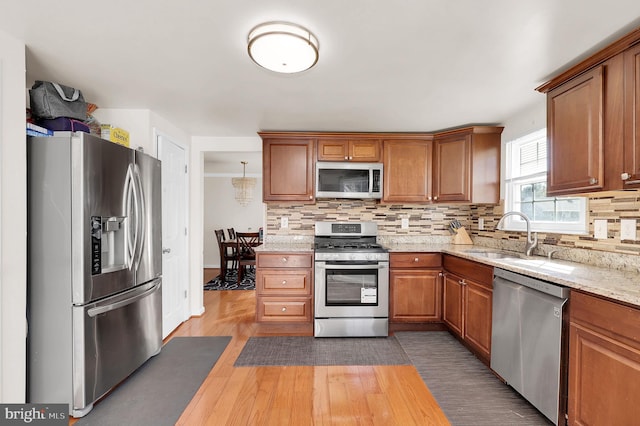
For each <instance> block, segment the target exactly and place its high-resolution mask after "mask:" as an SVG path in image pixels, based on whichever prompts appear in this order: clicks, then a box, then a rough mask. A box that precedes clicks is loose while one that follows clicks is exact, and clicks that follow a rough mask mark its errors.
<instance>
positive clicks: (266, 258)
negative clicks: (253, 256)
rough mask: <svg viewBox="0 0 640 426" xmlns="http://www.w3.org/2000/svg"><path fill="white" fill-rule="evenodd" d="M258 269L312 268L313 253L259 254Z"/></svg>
mask: <svg viewBox="0 0 640 426" xmlns="http://www.w3.org/2000/svg"><path fill="white" fill-rule="evenodd" d="M256 263H257V266H258V268H311V266H312V265H313V254H312V253H285V252H282V253H258V254H257V262H256Z"/></svg>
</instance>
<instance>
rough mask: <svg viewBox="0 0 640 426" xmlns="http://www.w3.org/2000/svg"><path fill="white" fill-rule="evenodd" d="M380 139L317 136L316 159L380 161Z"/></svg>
mask: <svg viewBox="0 0 640 426" xmlns="http://www.w3.org/2000/svg"><path fill="white" fill-rule="evenodd" d="M380 145H381V144H380V140H378V139H367V138H362V139H344V138H318V161H360V162H368V163H377V162H379V161H380V151H381V149H380Z"/></svg>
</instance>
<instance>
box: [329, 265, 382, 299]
mask: <svg viewBox="0 0 640 426" xmlns="http://www.w3.org/2000/svg"><path fill="white" fill-rule="evenodd" d="M326 290H327V294H326V305H327V306H377V305H378V270H377V269H370V270H367V269H364V270H336V269H333V270H328V271H327V275H326Z"/></svg>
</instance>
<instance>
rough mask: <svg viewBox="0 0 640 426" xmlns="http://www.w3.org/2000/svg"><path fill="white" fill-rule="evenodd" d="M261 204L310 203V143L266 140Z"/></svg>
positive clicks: (297, 140)
mask: <svg viewBox="0 0 640 426" xmlns="http://www.w3.org/2000/svg"><path fill="white" fill-rule="evenodd" d="M262 155H263V164H262V168H263V200H264V201H313V200H314V195H313V184H314V180H313V175H314V163H315V150H314V141H313V139H291V140H288V139H265V140H264V143H263V153H262Z"/></svg>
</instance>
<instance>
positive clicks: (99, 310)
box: [87, 279, 161, 318]
mask: <svg viewBox="0 0 640 426" xmlns="http://www.w3.org/2000/svg"><path fill="white" fill-rule="evenodd" d="M153 282H155V284H153V286H152V287H150V288H148V289H146V290H143V291H141V292H139V293H138V294H135V295H133V296H131V297H128V298H126V299H123V300H119V301H117V302H113V303H109V304H107V305H101V306H96V307H94V308H90V309H89V310H87V315H89V316H90V317H92V318H93V317H95V316H97V315H100V314H104V313H107V312H109V311H115V310H116V309H120V308H124V307H125V306H127V305H130V304H132V303H135V302H137V301H138V300H140V299H144V298H145V297H147V296H148V295H150V294H151V293H153V292H154V291H156V290H157V289H158V288H159V287H160V284H161V281H160V280H159V279H158V280H155V281H152V283H153ZM138 291H140V290H138Z"/></svg>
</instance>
